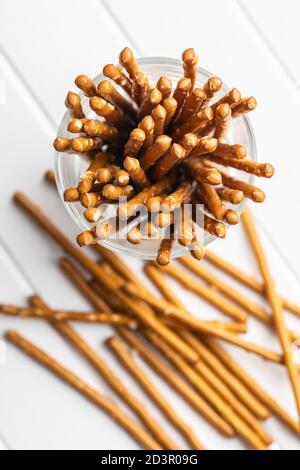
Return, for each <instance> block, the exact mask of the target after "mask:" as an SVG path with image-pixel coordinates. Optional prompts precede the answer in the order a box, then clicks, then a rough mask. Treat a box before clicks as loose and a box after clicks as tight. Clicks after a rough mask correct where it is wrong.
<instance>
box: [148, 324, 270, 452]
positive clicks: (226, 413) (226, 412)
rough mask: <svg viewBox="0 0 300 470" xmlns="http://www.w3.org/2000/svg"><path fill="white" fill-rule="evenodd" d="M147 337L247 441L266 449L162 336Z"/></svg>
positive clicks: (150, 335) (150, 334)
mask: <svg viewBox="0 0 300 470" xmlns="http://www.w3.org/2000/svg"><path fill="white" fill-rule="evenodd" d="M146 336H147V338H148V339H149V340H150V341H151V343H153V344H154V346H155V347H156V348H158V349H159V351H161V353H162V354H163V355H164V356H166V357H167V358H168V360H169V361H170V362H171V363H172V364H173V365H174V366H175V367H176V369H177V370H179V371H180V373H181V374H182V375H183V376H184V377H185V378H186V379H187V380H188V382H190V383H191V384H192V385H193V386H194V387H195V388H196V389H197V390H198V391H199V392H200V393H201V394H202V395H203V396H204V397H205V399H206V400H207V401H208V402H209V403H210V404H211V405H212V406H213V407H215V408H216V409H217V410H218V412H219V413H220V414H221V416H222V417H223V418H224V419H225V420H226V421H227V422H229V424H231V426H232V427H233V428H234V429H235V430H236V431H237V432H238V434H240V435H241V436H242V437H243V438H244V439H245V440H246V442H248V443H249V444H250V445H251V446H252V447H254V448H255V449H258V450H263V449H266V447H267V446H266V445H265V443H263V442H262V440H261V439H260V438H259V437H258V436H257V435H256V433H255V432H254V431H252V430H251V428H249V427H248V426H247V425H246V424H245V423H244V422H243V421H242V420H241V419H240V418H239V416H238V415H236V413H235V412H234V411H233V410H232V408H231V407H230V406H229V405H227V404H226V403H225V402H224V400H223V399H222V398H221V397H220V396H219V394H218V393H217V392H215V391H214V389H213V388H212V387H211V386H210V385H208V384H207V382H206V381H205V380H204V379H203V378H202V377H201V376H200V375H199V374H198V373H197V372H195V371H194V369H193V368H192V367H190V366H189V365H188V364H187V363H186V362H185V361H184V360H183V359H181V358H180V356H178V355H177V354H176V352H175V351H173V350H172V348H170V347H169V346H168V345H166V344H165V343H164V342H163V341H161V339H160V338H158V337H157V336H155V335H154V334H153V333H148V332H147V333H146Z"/></svg>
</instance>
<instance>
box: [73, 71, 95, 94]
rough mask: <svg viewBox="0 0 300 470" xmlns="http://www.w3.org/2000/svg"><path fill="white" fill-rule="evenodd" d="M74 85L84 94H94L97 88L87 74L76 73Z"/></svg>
mask: <svg viewBox="0 0 300 470" xmlns="http://www.w3.org/2000/svg"><path fill="white" fill-rule="evenodd" d="M75 85H77V86H78V88H79V89H80V90H82V91H83V93H84V94H85V96H89V97H91V96H96V95H97V90H96V86H95V84H94V82H93V80H92V79H91V78H90V77H88V76H87V75H83V74H82V75H78V76H77V77H76V78H75Z"/></svg>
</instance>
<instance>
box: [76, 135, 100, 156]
mask: <svg viewBox="0 0 300 470" xmlns="http://www.w3.org/2000/svg"><path fill="white" fill-rule="evenodd" d="M70 145H71V149H72V150H73V151H74V152H79V153H82V152H87V151H89V150H97V149H100V148H101V147H102V145H103V141H102V139H101V138H100V137H74V139H71V142H70Z"/></svg>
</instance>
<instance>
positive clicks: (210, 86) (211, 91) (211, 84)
mask: <svg viewBox="0 0 300 470" xmlns="http://www.w3.org/2000/svg"><path fill="white" fill-rule="evenodd" d="M222 85H223V82H222V80H221V79H220V78H218V77H211V78H209V79H208V80H207V82H206V83H204V85H203V90H204V91H205V93H206V96H207V101H209V100H211V99H212V98H213V97H214V95H215V94H216V93H218V92H219V91H220V90H221V88H222Z"/></svg>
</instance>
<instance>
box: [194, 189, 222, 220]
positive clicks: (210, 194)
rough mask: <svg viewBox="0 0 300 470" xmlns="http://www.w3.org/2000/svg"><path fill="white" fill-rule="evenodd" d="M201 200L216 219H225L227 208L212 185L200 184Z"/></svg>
mask: <svg viewBox="0 0 300 470" xmlns="http://www.w3.org/2000/svg"><path fill="white" fill-rule="evenodd" d="M198 187H199V190H200V194H201V198H202V199H203V201H204V203H205V204H206V206H207V208H208V210H209V212H211V214H212V215H213V216H214V217H215V218H216V219H220V220H222V219H223V218H224V215H225V212H226V208H225V206H224V204H223V202H222V200H221V199H220V197H219V195H218V193H217V191H216V190H215V188H214V187H213V186H212V185H211V184H206V183H199V186H198Z"/></svg>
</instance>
